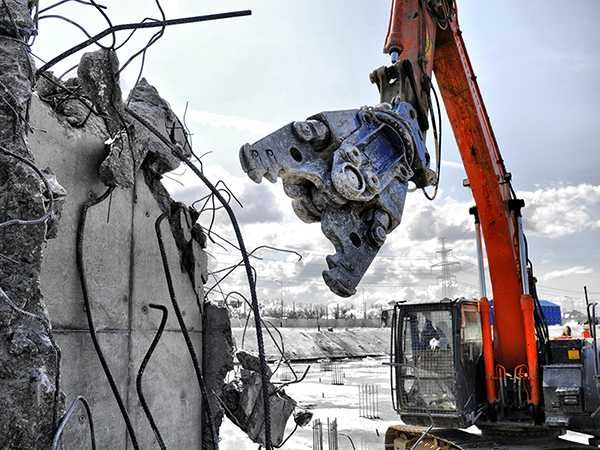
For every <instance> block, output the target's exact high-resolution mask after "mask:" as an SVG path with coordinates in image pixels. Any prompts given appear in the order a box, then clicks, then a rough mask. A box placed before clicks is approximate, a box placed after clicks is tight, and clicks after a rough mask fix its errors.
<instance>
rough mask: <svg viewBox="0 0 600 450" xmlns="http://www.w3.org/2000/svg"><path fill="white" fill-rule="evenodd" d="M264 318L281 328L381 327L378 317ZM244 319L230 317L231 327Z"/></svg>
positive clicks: (323, 329)
mask: <svg viewBox="0 0 600 450" xmlns="http://www.w3.org/2000/svg"><path fill="white" fill-rule="evenodd" d="M264 320H268V321H269V322H271V323H273V324H274V325H277V326H278V327H283V328H314V329H318V328H320V329H321V331H327V329H328V328H382V322H381V320H379V319H319V321H318V323H317V320H316V319H283V320H281V319H280V318H279V317H264ZM245 325H246V320H245V319H238V318H232V319H231V326H232V327H233V328H244V326H245ZM248 327H249V328H251V327H254V324H253V321H252V320H250V321H248Z"/></svg>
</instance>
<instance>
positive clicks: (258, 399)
mask: <svg viewBox="0 0 600 450" xmlns="http://www.w3.org/2000/svg"><path fill="white" fill-rule="evenodd" d="M268 388H269V395H270V399H269V400H270V406H271V420H270V423H271V440H272V443H273V446H275V447H277V446H280V445H281V444H282V442H283V440H284V439H285V436H284V434H285V427H286V424H287V421H288V419H289V418H290V416H291V415H292V412H293V411H294V408H295V407H296V402H295V401H294V400H293V399H292V398H291V397H289V396H288V395H286V393H285V391H283V390H277V389H276V388H275V386H273V385H272V384H271V383H269V386H268ZM223 403H224V405H225V413H226V414H227V417H228V418H229V419H230V420H231V421H232V422H233V423H234V424H236V425H237V426H238V427H239V428H240V429H241V430H243V431H244V432H245V433H246V434H247V435H248V437H249V438H250V439H252V441H253V442H256V443H257V444H261V445H264V444H265V443H264V424H265V416H264V407H263V405H264V402H263V394H262V381H261V377H260V373H258V372H255V371H253V370H247V369H242V370H241V375H240V378H238V379H236V380H233V381H231V382H229V383H227V384H226V385H225V388H224V389H223Z"/></svg>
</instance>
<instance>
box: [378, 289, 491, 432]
mask: <svg viewBox="0 0 600 450" xmlns="http://www.w3.org/2000/svg"><path fill="white" fill-rule="evenodd" d="M391 346H392V348H391V361H390V362H391V383H392V396H393V400H394V408H395V409H396V411H397V412H398V413H399V414H400V415H401V418H402V420H403V421H404V422H406V423H409V424H415V425H425V426H429V425H431V424H432V422H433V424H434V425H436V426H460V427H462V426H468V425H471V424H472V423H474V422H475V420H476V418H477V416H478V413H479V411H481V410H482V409H483V402H482V399H483V397H482V395H481V393H480V392H478V391H477V390H476V386H477V378H478V377H480V376H482V374H481V369H480V367H479V366H480V360H481V357H482V338H481V322H480V318H479V313H478V308H477V303H476V302H474V301H467V300H457V301H443V302H437V303H419V304H398V305H396V306H395V308H394V315H393V318H392V344H391Z"/></svg>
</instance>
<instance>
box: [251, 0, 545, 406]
mask: <svg viewBox="0 0 600 450" xmlns="http://www.w3.org/2000/svg"><path fill="white" fill-rule="evenodd" d="M384 51H385V53H388V54H390V55H391V57H392V64H391V65H390V66H385V67H381V68H379V69H376V70H375V71H374V72H373V73H371V76H370V79H371V81H372V82H373V83H374V84H376V85H377V87H378V89H379V91H380V97H381V103H380V104H379V105H377V106H374V107H368V108H367V107H363V108H360V109H354V110H348V111H334V112H322V113H319V114H316V115H314V116H311V117H309V118H308V119H307V120H305V121H300V122H293V123H291V124H288V125H286V126H284V127H283V128H281V129H279V130H278V131H275V132H274V133H272V134H270V135H269V136H267V137H265V138H263V139H261V140H259V141H258V142H256V143H254V144H252V145H249V144H246V145H245V146H244V147H242V149H241V150H240V161H241V164H242V167H243V169H244V171H245V172H246V173H247V174H248V176H249V177H250V178H251V179H252V180H254V181H255V182H260V181H261V179H262V177H265V178H267V179H268V180H269V181H271V182H275V181H276V180H277V178H281V179H282V180H283V186H284V190H285V192H286V194H287V195H288V196H289V197H291V198H292V199H293V200H292V201H293V207H294V211H295V212H296V214H297V215H298V217H299V218H300V219H301V220H303V221H305V222H315V221H320V222H321V228H322V231H323V233H324V234H325V236H326V237H327V238H328V239H329V240H330V241H331V242H332V243H333V244H334V246H335V249H336V253H335V255H333V256H328V257H327V265H328V270H326V271H324V272H323V277H324V279H325V282H326V284H327V285H328V286H329V287H330V289H331V290H332V291H333V292H335V293H336V294H338V295H341V296H350V295H353V294H354V293H355V292H356V286H357V285H358V283H359V282H360V279H361V278H362V277H363V275H364V273H365V272H366V270H367V269H368V267H369V265H370V264H371V262H372V261H373V259H374V258H375V256H376V255H377V253H378V251H379V250H380V248H381V246H382V245H383V244H384V241H385V239H386V236H387V235H388V234H390V233H391V232H392V231H393V230H394V228H395V227H397V226H398V225H399V224H400V222H401V219H402V212H403V207H404V202H405V198H406V195H407V191H408V186H409V182H410V183H412V184H414V185H415V186H416V187H417V188H421V189H423V191H424V193H425V195H426V196H428V197H430V194H428V193H427V191H425V189H426V188H427V187H429V190H431V189H432V188H431V186H433V189H434V195H435V192H436V191H437V183H438V177H439V169H440V146H441V141H440V139H441V136H440V132H441V129H440V128H439V127H440V126H441V124H440V120H439V104H438V105H437V107H438V119H437V120H436V118H435V113H434V108H433V106H432V96H431V93H432V92H433V93H434V94H435V91H434V90H433V86H432V74H433V73H435V76H436V79H437V83H438V86H439V90H440V93H441V96H442V98H443V101H444V105H445V107H446V111H447V112H448V118H449V120H450V123H451V125H452V129H453V131H454V136H455V138H456V141H457V143H458V148H459V151H460V155H461V157H462V161H463V164H464V167H465V170H466V173H467V177H468V183H469V186H470V188H471V191H472V194H473V198H474V200H475V205H476V208H475V209H474V210H473V212H474V213H475V216H476V224H477V227H478V232H479V233H478V236H483V241H484V242H485V250H486V252H487V258H488V263H489V273H490V278H491V284H492V291H493V296H494V297H493V298H494V316H495V322H494V324H495V326H494V336H493V343H492V332H491V323H490V320H489V312H488V313H487V315H486V311H489V307H488V306H489V305H488V303H487V299H486V298H485V297H486V293H485V282H482V293H481V296H482V301H481V302H480V307H481V308H482V320H483V323H484V327H483V340H484V359H485V368H486V386H487V399H488V402H489V403H490V404H493V403H495V402H496V400H497V392H496V386H495V382H494V377H496V370H497V367H498V366H499V367H501V368H502V370H508V371H509V372H510V371H513V370H515V368H517V367H519V368H520V369H519V370H520V371H521V374H523V373H525V376H524V378H525V379H527V380H528V382H529V384H530V386H529V389H528V393H529V403H530V405H532V406H533V407H537V406H538V405H539V402H540V393H539V381H538V348H537V345H538V344H537V341H536V329H535V321H534V301H533V300H532V297H531V296H530V295H529V294H530V288H529V285H530V279H531V280H532V279H533V278H532V277H531V275H530V274H529V273H528V270H527V254H526V245H525V239H524V235H523V230H522V224H521V219H520V217H521V215H520V209H521V207H522V206H523V202H522V201H519V200H517V199H516V197H515V194H514V191H513V190H512V188H511V185H510V174H509V173H508V172H507V171H506V168H505V166H504V162H503V160H502V157H501V155H500V151H499V149H498V144H497V142H496V139H495V137H494V133H493V131H492V127H491V125H490V121H489V118H488V115H487V113H486V110H485V106H484V103H483V99H482V96H481V93H480V91H479V88H478V86H477V82H476V77H475V74H474V72H473V69H472V67H471V64H470V62H469V58H468V56H467V51H466V49H465V44H464V41H463V39H462V36H461V31H460V29H459V26H458V21H457V15H456V4H455V3H454V2H452V1H446V0H395V1H393V2H392V11H391V15H390V22H389V27H388V34H387V38H386V42H385V48H384ZM436 97H437V95H434V98H436ZM430 122H431V123H430ZM429 128H432V129H433V138H434V139H433V140H434V142H433V146H434V147H435V150H436V159H437V170H435V171H434V170H432V169H431V168H430V156H429V153H428V151H427V148H426V146H425V135H426V133H427V131H428V129H429ZM413 195H415V194H413ZM479 244H480V245H479V248H483V246H482V245H481V242H479ZM480 259H481V262H480V264H481V270H483V268H482V265H483V262H482V258H480Z"/></svg>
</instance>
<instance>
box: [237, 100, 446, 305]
mask: <svg viewBox="0 0 600 450" xmlns="http://www.w3.org/2000/svg"><path fill="white" fill-rule="evenodd" d="M240 162H241V165H242V168H243V170H244V172H245V173H246V174H247V175H248V176H249V177H250V178H251V179H252V180H253V181H254V182H256V183H260V182H261V181H262V178H263V177H264V178H266V179H267V180H269V181H271V182H272V183H275V182H276V181H277V178H281V180H282V181H283V188H284V192H285V193H286V195H287V196H288V197H290V198H291V199H292V206H293V208H294V212H295V213H296V215H297V216H298V217H299V218H300V219H301V220H302V221H304V222H307V223H310V222H321V230H322V232H323V234H324V235H325V236H326V237H327V238H328V239H329V240H330V241H331V243H332V244H333V245H334V247H335V254H334V255H330V256H328V257H327V258H326V261H327V266H328V270H325V271H324V272H323V278H324V280H325V283H326V284H327V286H329V288H330V289H331V290H332V291H333V292H334V293H335V294H337V295H340V296H342V297H349V296H351V295H353V294H355V293H356V287H357V285H358V284H359V282H360V280H361V279H362V277H363V276H364V274H365V272H366V271H367V269H368V268H369V266H370V265H371V262H372V261H373V259H374V258H375V256H376V255H377V253H378V252H379V249H380V248H381V246H382V245H383V243H384V241H385V239H386V236H387V235H388V234H389V233H390V232H391V231H392V230H393V229H394V228H396V226H398V224H399V223H400V221H401V219H402V211H403V209H404V202H405V199H406V193H407V189H408V182H409V181H412V182H414V184H415V185H416V186H417V187H425V186H429V185H432V184H434V183H435V182H436V175H435V173H434V172H433V171H431V170H430V169H429V154H428V153H427V149H426V147H425V142H424V138H423V134H422V132H421V130H420V129H419V125H418V123H417V121H416V113H415V111H414V109H413V107H412V106H411V105H410V104H409V103H406V102H401V101H393V102H392V103H391V104H390V103H383V104H381V105H377V106H374V107H363V108H360V109H351V110H345V111H332V112H322V113H319V114H316V115H314V116H312V117H310V118H308V119H307V120H305V121H302V122H292V123H290V124H288V125H286V126H284V127H283V128H280V129H279V130H277V131H275V132H274V133H271V134H270V135H268V136H266V137H264V138H262V139H261V140H259V141H257V142H255V143H254V144H252V145H250V144H246V145H244V146H243V147H242V148H241V149H240Z"/></svg>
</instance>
